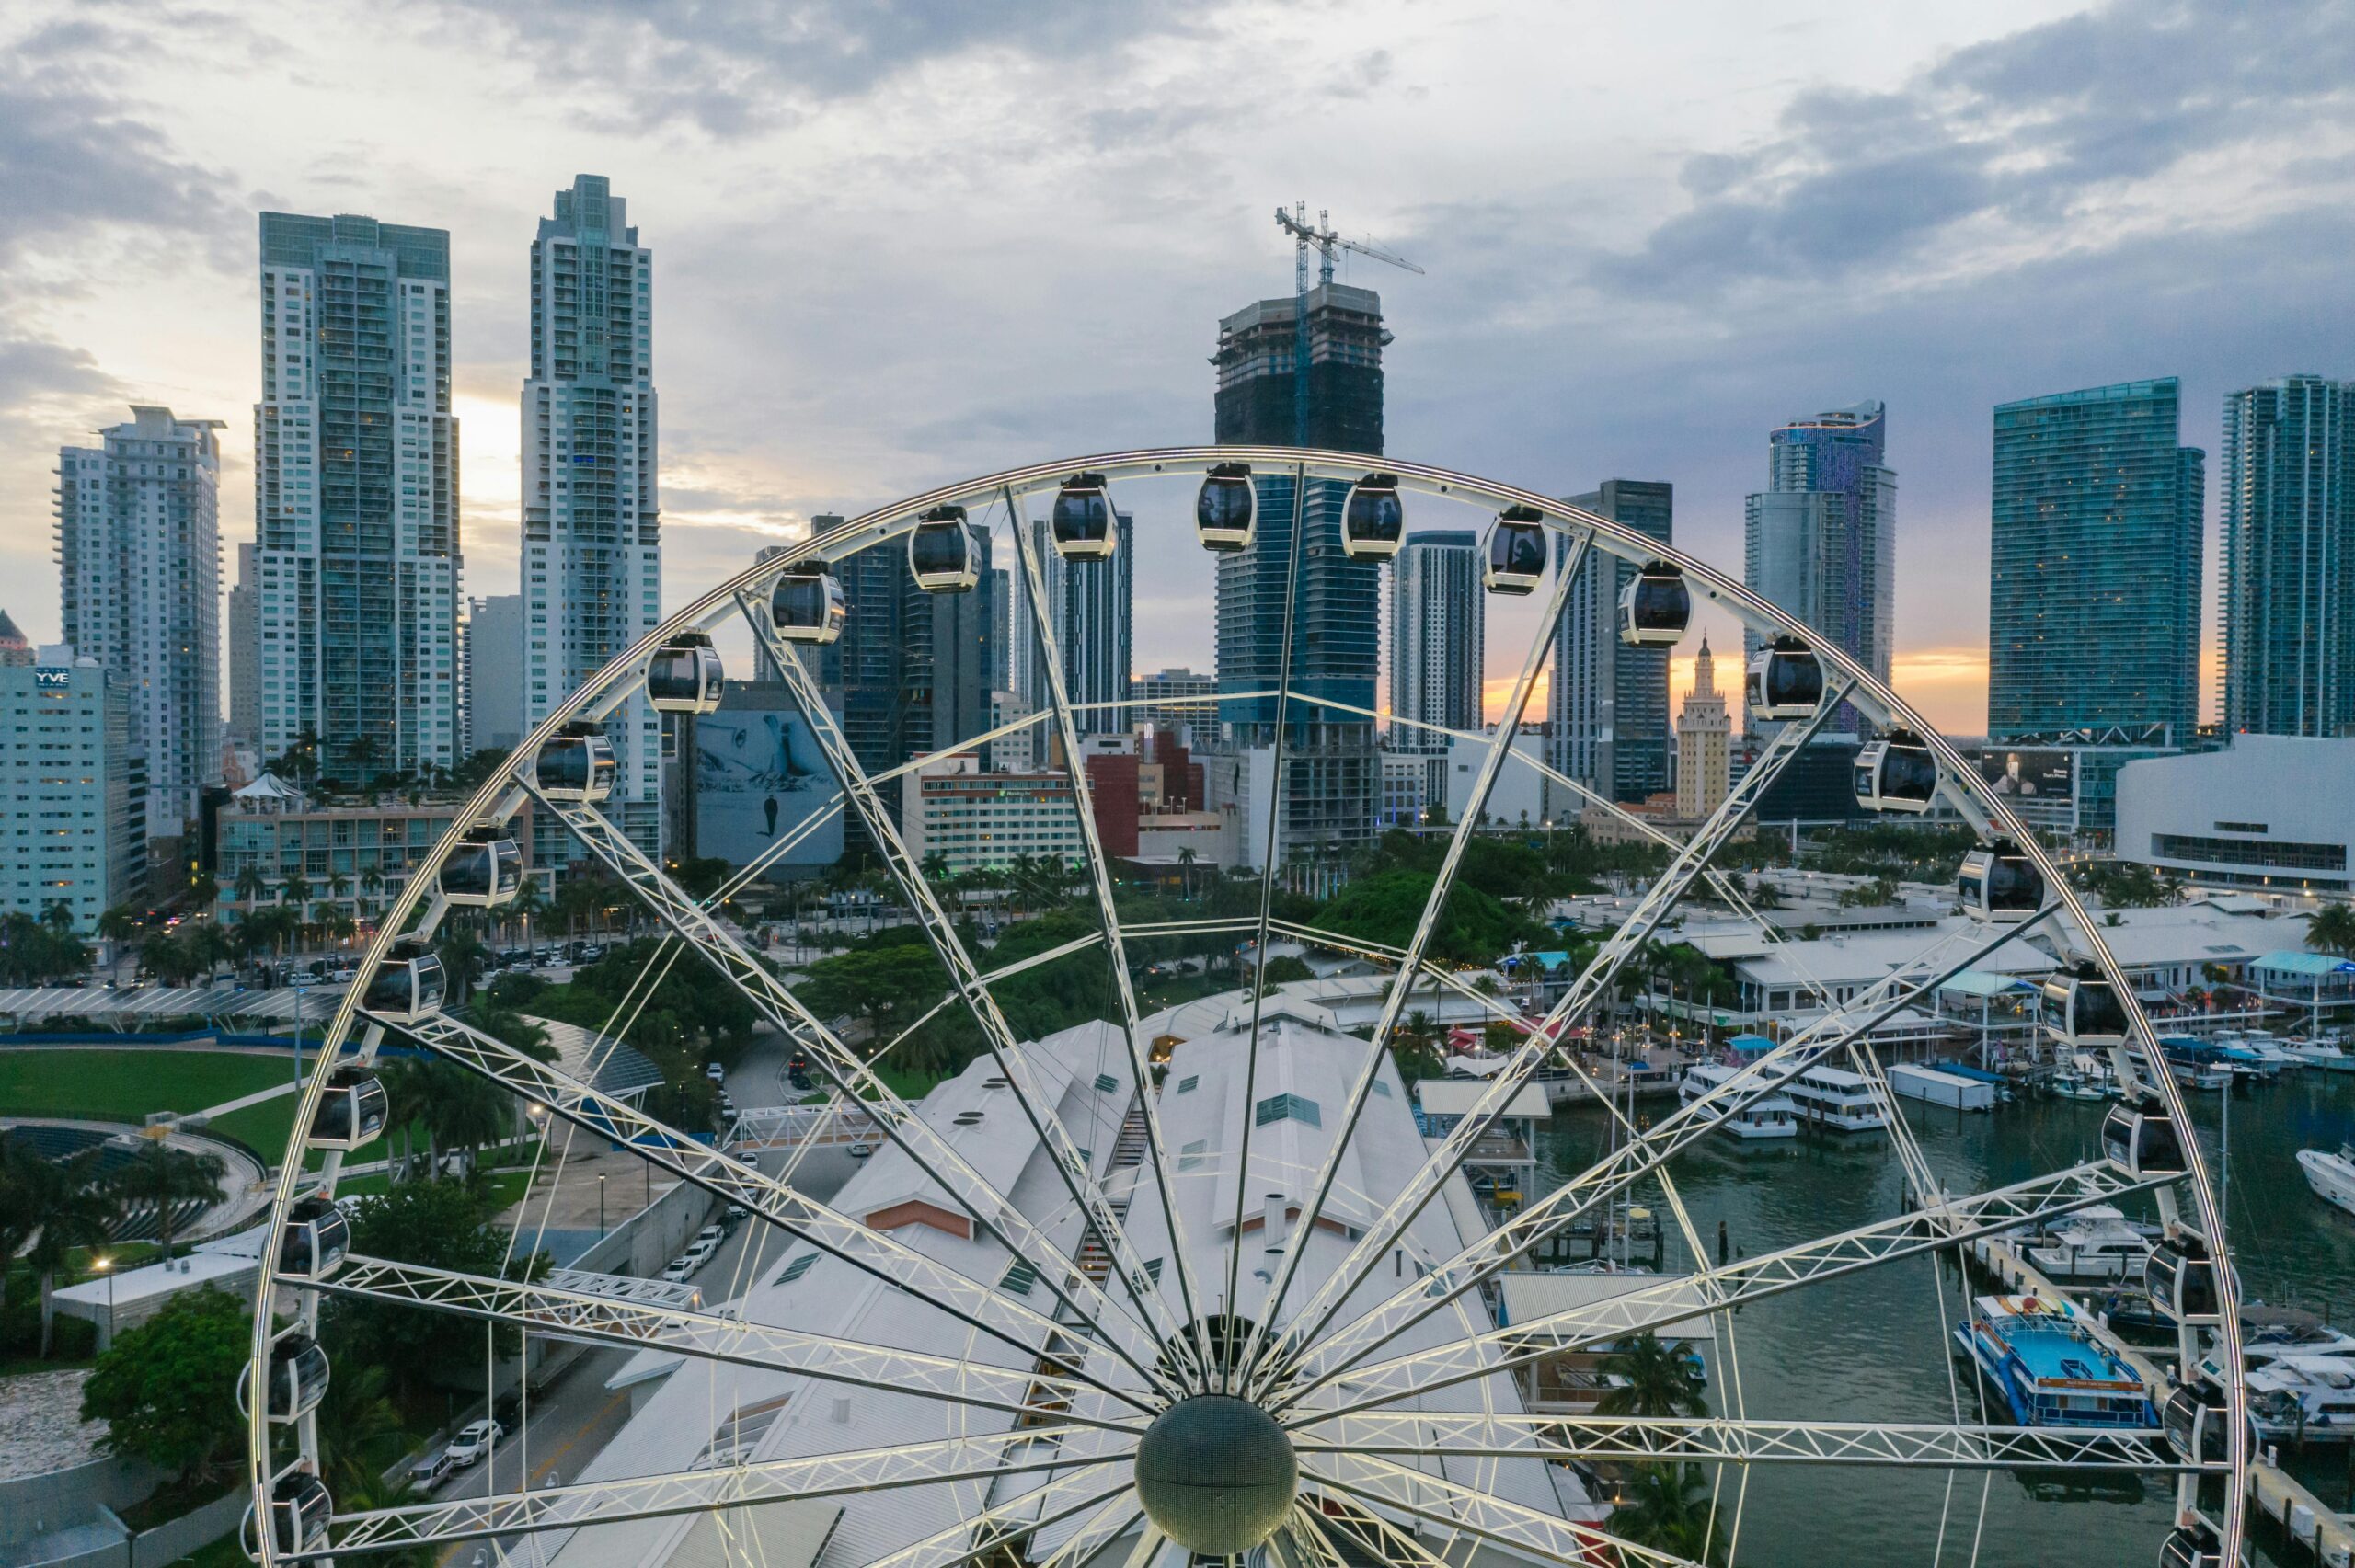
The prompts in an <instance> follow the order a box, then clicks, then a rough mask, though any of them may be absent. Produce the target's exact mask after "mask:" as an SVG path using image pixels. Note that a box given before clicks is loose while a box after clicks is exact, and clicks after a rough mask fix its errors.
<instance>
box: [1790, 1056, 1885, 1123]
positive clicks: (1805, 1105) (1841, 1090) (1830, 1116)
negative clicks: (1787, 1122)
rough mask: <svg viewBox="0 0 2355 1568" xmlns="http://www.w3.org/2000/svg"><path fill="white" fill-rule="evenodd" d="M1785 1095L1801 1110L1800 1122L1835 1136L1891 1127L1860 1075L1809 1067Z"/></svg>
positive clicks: (1862, 1075)
mask: <svg viewBox="0 0 2355 1568" xmlns="http://www.w3.org/2000/svg"><path fill="white" fill-rule="evenodd" d="M1783 1092H1784V1093H1786V1094H1788V1095H1789V1096H1790V1098H1791V1103H1792V1104H1795V1105H1797V1106H1798V1114H1799V1119H1800V1120H1801V1121H1803V1122H1805V1123H1806V1124H1807V1125H1808V1126H1809V1127H1830V1128H1832V1130H1833V1131H1834V1132H1878V1131H1880V1130H1881V1129H1882V1128H1884V1127H1888V1126H1889V1118H1888V1116H1885V1115H1883V1114H1882V1111H1881V1103H1880V1097H1879V1096H1878V1095H1877V1094H1875V1093H1873V1086H1872V1082H1871V1081H1870V1080H1868V1079H1867V1078H1866V1077H1865V1075H1864V1074H1863V1073H1861V1072H1850V1071H1849V1070H1847V1069H1845V1068H1839V1067H1810V1068H1809V1069H1808V1070H1806V1071H1805V1072H1802V1073H1800V1074H1799V1075H1798V1077H1797V1078H1794V1079H1792V1080H1791V1081H1790V1082H1788V1083H1786V1084H1785V1085H1783Z"/></svg>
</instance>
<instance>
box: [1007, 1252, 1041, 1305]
mask: <svg viewBox="0 0 2355 1568" xmlns="http://www.w3.org/2000/svg"><path fill="white" fill-rule="evenodd" d="M1038 1283H1039V1271H1038V1270H1037V1269H1036V1268H1034V1267H1033V1266H1031V1265H1029V1264H1028V1263H1027V1262H1025V1261H1024V1260H1022V1259H1021V1258H1017V1259H1015V1260H1014V1261H1013V1262H1012V1263H1010V1264H1008V1265H1005V1277H1004V1278H1002V1279H1000V1280H999V1281H998V1282H997V1288H999V1289H1000V1290H1003V1291H1005V1293H1006V1294H1007V1295H1009V1296H1028V1295H1029V1294H1030V1288H1031V1287H1032V1286H1034V1285H1036V1284H1038Z"/></svg>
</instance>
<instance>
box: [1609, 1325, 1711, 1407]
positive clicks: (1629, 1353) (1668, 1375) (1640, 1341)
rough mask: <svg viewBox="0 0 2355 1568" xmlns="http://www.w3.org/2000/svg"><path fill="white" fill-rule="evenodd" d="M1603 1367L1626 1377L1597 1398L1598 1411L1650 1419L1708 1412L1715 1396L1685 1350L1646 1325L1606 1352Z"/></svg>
mask: <svg viewBox="0 0 2355 1568" xmlns="http://www.w3.org/2000/svg"><path fill="white" fill-rule="evenodd" d="M1596 1369H1597V1370H1598V1371H1601V1372H1603V1374H1604V1375H1606V1376H1609V1377H1615V1378H1625V1379H1626V1382H1625V1383H1624V1384H1622V1385H1620V1386H1618V1387H1616V1388H1614V1389H1613V1390H1611V1391H1610V1392H1608V1393H1606V1394H1604V1395H1603V1397H1602V1398H1601V1399H1599V1400H1597V1401H1595V1403H1594V1413H1596V1414H1597V1415H1632V1416H1637V1417H1639V1418H1641V1419H1643V1420H1647V1421H1660V1420H1668V1419H1670V1418H1671V1417H1675V1416H1680V1415H1694V1416H1698V1415H1706V1414H1708V1413H1709V1402H1708V1400H1707V1399H1706V1397H1705V1396H1704V1394H1703V1392H1702V1383H1701V1379H1700V1376H1699V1374H1698V1373H1696V1372H1694V1370H1693V1363H1692V1360H1691V1359H1690V1357H1689V1356H1688V1355H1687V1353H1686V1352H1684V1351H1683V1350H1681V1349H1679V1348H1677V1347H1676V1346H1674V1345H1667V1344H1663V1343H1662V1342H1661V1340H1660V1335H1658V1334H1656V1333H1652V1332H1651V1331H1650V1330H1649V1329H1646V1330H1645V1331H1644V1332H1643V1333H1639V1334H1637V1336H1636V1337H1635V1338H1633V1339H1631V1340H1629V1341H1627V1342H1626V1344H1625V1345H1622V1346H1620V1348H1618V1349H1616V1350H1614V1351H1613V1352H1612V1353H1611V1354H1610V1355H1608V1356H1604V1357H1603V1359H1602V1361H1601V1362H1600V1363H1599V1364H1598V1366H1597V1368H1596Z"/></svg>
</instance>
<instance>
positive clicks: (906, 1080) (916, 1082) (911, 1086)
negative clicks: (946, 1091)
mask: <svg viewBox="0 0 2355 1568" xmlns="http://www.w3.org/2000/svg"><path fill="white" fill-rule="evenodd" d="M875 1076H876V1077H878V1078H879V1079H881V1080H882V1081H883V1084H884V1087H886V1088H888V1089H890V1091H891V1093H894V1094H897V1095H898V1096H899V1097H900V1098H901V1099H902V1100H905V1101H907V1102H908V1103H909V1104H915V1102H917V1101H918V1100H921V1099H923V1098H924V1097H925V1095H926V1094H929V1093H932V1092H933V1090H934V1089H936V1088H937V1087H938V1086H939V1084H940V1081H941V1078H942V1076H943V1075H942V1074H940V1073H937V1072H911V1071H908V1070H906V1069H904V1068H897V1067H879V1068H877V1069H876V1070H875Z"/></svg>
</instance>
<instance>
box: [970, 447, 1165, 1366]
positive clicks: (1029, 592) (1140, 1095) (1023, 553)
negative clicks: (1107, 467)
mask: <svg viewBox="0 0 2355 1568" xmlns="http://www.w3.org/2000/svg"><path fill="white" fill-rule="evenodd" d="M1005 510H1006V521H1007V524H1008V532H1010V533H1011V534H1012V536H1013V539H1014V549H1015V555H1016V556H1017V559H1018V560H1019V562H1020V564H1021V570H1022V583H1023V590H1024V595H1025V600H1026V601H1027V602H1028V604H1029V606H1030V619H1031V624H1032V629H1033V630H1034V631H1036V632H1037V634H1038V635H1039V647H1040V659H1039V663H1040V667H1041V669H1042V670H1044V671H1045V674H1046V680H1047V695H1048V698H1049V700H1050V702H1051V704H1052V705H1053V708H1054V722H1055V733H1056V736H1057V737H1058V738H1060V739H1061V741H1062V742H1063V760H1064V761H1065V763H1066V764H1067V765H1068V767H1069V769H1070V772H1071V788H1072V803H1073V808H1074V813H1075V815H1076V816H1077V817H1078V818H1079V831H1080V838H1081V841H1082V842H1083V843H1085V844H1086V846H1087V865H1088V871H1089V873H1090V876H1089V886H1090V887H1091V889H1092V890H1093V892H1094V895H1095V898H1096V912H1097V921H1098V923H1099V925H1100V927H1101V929H1102V932H1103V935H1104V945H1105V948H1106V952H1107V956H1108V957H1109V960H1110V963H1111V969H1112V983H1113V987H1114V990H1116V992H1117V993H1118V995H1119V999H1120V1019H1119V1023H1120V1038H1121V1042H1122V1043H1123V1044H1124V1045H1125V1046H1126V1047H1127V1048H1128V1053H1129V1072H1130V1076H1131V1079H1132V1082H1133V1083H1134V1085H1135V1091H1136V1110H1137V1117H1138V1123H1139V1130H1140V1131H1142V1132H1143V1136H1144V1146H1145V1149H1144V1154H1145V1157H1144V1161H1143V1163H1144V1165H1145V1166H1146V1167H1147V1169H1148V1170H1149V1171H1150V1172H1151V1173H1152V1179H1153V1186H1154V1196H1155V1201H1156V1202H1157V1203H1158V1204H1159V1205H1160V1206H1161V1222H1162V1228H1163V1230H1164V1231H1165V1232H1166V1234H1167V1236H1168V1237H1169V1251H1170V1254H1171V1256H1170V1264H1171V1270H1170V1272H1171V1275H1172V1277H1173V1278H1174V1280H1175V1282H1176V1284H1177V1311H1178V1320H1179V1322H1178V1332H1177V1333H1165V1334H1164V1336H1163V1337H1164V1340H1165V1342H1166V1343H1167V1344H1168V1345H1169V1346H1170V1353H1171V1355H1172V1356H1177V1357H1179V1358H1181V1359H1182V1360H1184V1361H1186V1362H1189V1363H1190V1364H1191V1366H1192V1368H1193V1380H1194V1385H1195V1386H1196V1387H1200V1386H1201V1384H1202V1381H1203V1379H1206V1378H1208V1376H1209V1375H1210V1370H1211V1368H1210V1362H1209V1359H1208V1357H1209V1355H1210V1339H1209V1333H1208V1330H1207V1328H1206V1327H1205V1325H1204V1324H1203V1322H1202V1321H1201V1320H1202V1317H1203V1310H1202V1308H1201V1304H1200V1303H1201V1296H1200V1287H1199V1286H1198V1285H1197V1284H1196V1282H1195V1279H1194V1265H1193V1261H1192V1253H1193V1249H1192V1248H1191V1247H1190V1246H1189V1245H1188V1244H1187V1238H1186V1230H1185V1226H1184V1222H1183V1220H1182V1219H1181V1218H1180V1217H1179V1215H1178V1211H1177V1197H1176V1196H1175V1194H1174V1193H1173V1192H1172V1190H1171V1187H1170V1173H1169V1164H1170V1162H1169V1159H1168V1153H1169V1150H1168V1144H1167V1140H1166V1139H1165V1138H1164V1136H1163V1133H1162V1127H1161V1106H1160V1101H1159V1098H1158V1096H1157V1095H1155V1093H1154V1086H1153V1063H1152V1060H1151V1058H1150V1055H1149V1053H1148V1052H1147V1051H1146V1049H1145V1047H1144V1046H1143V1044H1142V1043H1141V1042H1140V1041H1139V1040H1138V1038H1137V994H1136V986H1135V983H1134V981H1133V980H1132V978H1131V976H1130V973H1129V956H1128V947H1127V944H1126V943H1125V942H1124V941H1123V939H1122V937H1121V934H1120V910H1119V908H1118V906H1117V905H1116V904H1115V902H1114V901H1113V897H1112V880H1111V873H1110V871H1109V868H1108V867H1107V865H1106V864H1105V857H1104V841H1103V839H1102V837H1101V835H1099V834H1098V833H1097V828H1096V805H1095V791H1094V786H1093V785H1092V784H1090V783H1089V782H1088V777H1087V768H1086V760H1085V759H1084V758H1083V757H1082V756H1081V754H1080V744H1079V721H1078V719H1077V718H1076V717H1075V716H1074V715H1073V713H1072V705H1071V692H1070V689H1069V682H1067V681H1065V680H1064V678H1063V652H1062V649H1061V647H1060V646H1059V645H1058V644H1057V643H1056V641H1055V627H1054V616H1053V615H1051V614H1050V613H1049V612H1048V604H1047V583H1046V578H1045V574H1044V572H1043V571H1042V569H1041V566H1040V560H1039V553H1038V551H1037V550H1036V549H1035V548H1034V547H1033V544H1032V541H1031V538H1030V534H1029V531H1028V529H1027V528H1026V527H1025V526H1024V523H1023V519H1022V509H1021V507H1020V506H1019V504H1018V503H1017V498H1016V496H1015V493H1014V491H1013V489H1012V488H1011V487H1009V488H1008V489H1007V490H1006V491H1005ZM1123 1240H1124V1241H1125V1238H1123ZM1107 1244H1108V1245H1109V1241H1108V1243H1107ZM1135 1277H1136V1279H1137V1280H1138V1281H1139V1282H1140V1283H1144V1284H1145V1285H1146V1286H1147V1288H1150V1289H1153V1290H1154V1291H1155V1294H1156V1296H1157V1295H1158V1294H1159V1287H1158V1284H1157V1283H1156V1282H1152V1281H1149V1280H1148V1279H1147V1276H1144V1275H1143V1274H1142V1273H1140V1274H1138V1275H1137V1276H1135Z"/></svg>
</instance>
